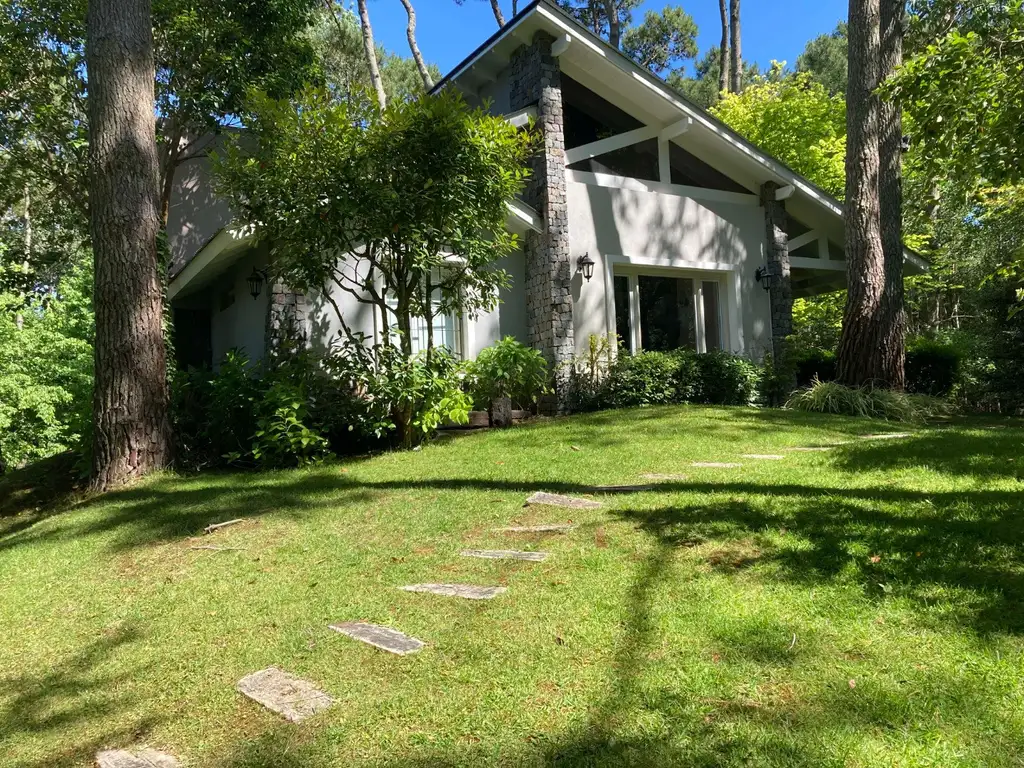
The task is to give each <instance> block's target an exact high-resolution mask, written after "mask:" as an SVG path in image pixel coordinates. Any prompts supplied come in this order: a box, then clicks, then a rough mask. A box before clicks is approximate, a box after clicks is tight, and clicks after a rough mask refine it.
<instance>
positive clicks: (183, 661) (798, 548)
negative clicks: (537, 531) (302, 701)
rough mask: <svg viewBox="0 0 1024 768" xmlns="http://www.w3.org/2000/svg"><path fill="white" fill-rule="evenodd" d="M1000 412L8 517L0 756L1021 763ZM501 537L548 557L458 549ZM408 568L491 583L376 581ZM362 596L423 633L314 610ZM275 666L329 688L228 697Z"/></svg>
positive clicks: (823, 423)
mask: <svg viewBox="0 0 1024 768" xmlns="http://www.w3.org/2000/svg"><path fill="white" fill-rule="evenodd" d="M1003 427H1004V428H995V429H990V428H984V427H983V426H982V425H980V424H972V423H962V424H957V425H952V426H947V427H944V428H921V429H917V430H915V433H914V435H913V436H912V437H910V438H907V439H901V440H872V441H855V442H852V443H850V444H848V445H844V446H842V447H840V448H837V449H835V450H834V451H831V452H828V453H796V452H788V451H787V450H786V449H787V448H788V447H793V446H809V445H821V444H829V443H833V442H839V441H842V440H850V439H851V436H853V435H860V434H865V433H869V432H880V431H885V430H887V429H888V430H892V429H893V428H892V427H888V426H886V425H884V424H879V423H872V422H868V421H858V420H854V419H843V418H840V417H825V416H820V415H814V414H803V413H789V412H783V411H756V410H750V409H712V408H696V407H679V408H658V409H646V410H631V411H619V412H609V413H602V414H597V415H593V416H587V417H577V418H571V419H562V420H555V421H546V422H540V423H535V424H532V425H530V426H524V427H519V428H515V429H512V430H509V431H505V432H488V433H475V434H467V435H463V436H459V437H456V438H448V439H445V440H441V441H438V442H435V443H433V444H431V445H428V446H426V447H424V448H423V450H421V451H417V452H413V453H395V454H388V455H382V456H377V457H375V458H371V459H360V460H354V461H347V462H341V463H336V464H328V465H324V466H320V467H315V468H312V469H309V470H304V471H295V472H280V473H267V474H259V475H257V474H208V475H203V476H199V477H191V478H178V477H161V478H155V479H153V480H150V481H148V482H146V483H144V484H142V485H139V486H137V487H134V488H131V489H129V490H125V491H122V492H118V493H112V494H109V495H107V496H104V497H101V498H98V499H94V500H92V501H88V502H84V503H80V504H78V505H74V506H70V507H64V508H59V509H56V510H50V511H45V510H44V511H37V512H28V513H23V514H20V515H8V516H6V517H0V585H2V595H0V627H2V628H3V633H2V638H3V639H2V642H0V764H2V765H4V766H22V767H27V766H64V765H88V764H89V761H90V759H91V758H92V756H93V754H94V753H95V751H96V749H97V748H100V747H104V746H107V747H120V746H128V745H131V744H142V743H147V744H150V745H152V746H155V747H158V748H163V749H167V750H168V751H171V752H174V753H176V754H178V755H179V756H181V757H182V758H183V759H184V760H186V761H187V763H186V764H187V765H188V766H203V767H204V768H205V767H213V768H227V767H228V766H234V767H240V766H251V767H256V766H259V767H262V768H270V767H271V766H273V767H274V768H291V767H292V766H295V767H298V766H303V767H304V768H305V767H312V768H320V767H326V766H336V765H346V766H369V765H387V766H402V767H405V768H413V767H418V766H434V765H466V766H478V765H509V766H512V765H515V766H519V765H549V764H550V765H644V766H654V765H657V766H664V765H686V766H728V765H758V766H762V765H778V766H786V767H787V768H790V767H792V766H816V767H820V766H839V765H842V766H879V765H906V766H909V765H915V766H916V765H922V766H923V765H941V766H950V765H979V766H980V765H985V766H1011V765H1016V766H1019V765H1020V759H1021V758H1020V756H1021V755H1022V754H1024V684H1022V682H1021V681H1022V678H1024V674H1022V673H1024V656H1022V651H1024V516H1022V512H1021V503H1022V501H1024V484H1022V482H1021V476H1022V475H1024V463H1022V461H1021V458H1020V456H1021V453H1020V449H1021V445H1022V438H1024V429H1021V428H1020V426H1019V424H1010V425H1003ZM573 446H575V447H576V448H578V449H579V450H573ZM745 453H758V454H768V453H785V454H786V456H787V458H786V460H785V461H758V460H750V459H741V458H739V455H740V454H745ZM692 461H740V462H743V467H742V468H741V469H695V468H691V467H690V463H691V462H692ZM644 472H658V473H678V472H684V473H686V474H687V475H688V476H689V477H688V479H687V480H685V481H679V482H670V483H665V484H664V487H663V488H659V489H658V491H657V492H646V493H635V494H619V495H601V496H595V497H597V498H601V499H602V500H603V501H604V502H605V505H604V508H602V509H600V510H595V511H586V512H568V513H567V512H565V511H560V510H554V509H552V510H549V511H544V510H541V509H537V508H530V509H524V508H523V507H522V504H523V501H524V499H525V497H526V495H527V494H528V493H530V492H532V491H534V490H547V491H555V492H559V491H560V492H567V493H574V494H580V493H586V492H587V486H592V485H596V484H626V483H636V482H642V481H640V480H639V479H638V475H639V474H640V473H644ZM0 493H2V488H0ZM234 517H244V518H245V519H246V522H244V523H243V524H240V525H236V526H233V527H229V528H225V529H223V530H221V531H219V532H217V533H215V534H213V535H211V536H205V537H204V536H202V534H201V530H202V528H203V527H204V526H205V525H207V524H208V523H210V522H214V521H220V520H227V519H230V518H234ZM570 519H571V520H572V521H573V522H574V523H577V524H578V527H577V528H576V529H575V530H574V531H573V532H572V533H570V534H569V535H566V536H558V535H554V536H546V537H539V536H538V537H533V538H522V537H520V538H512V537H509V536H506V535H504V534H498V533H494V532H492V530H491V529H493V528H495V527H498V526H503V525H508V524H511V523H513V522H516V521H521V522H524V523H528V522H556V521H565V520H570ZM190 537H201V538H198V539H194V538H190ZM197 544H204V545H205V544H212V545H218V546H224V547H239V548H242V549H240V550H239V551H230V550H225V551H216V552H215V551H208V550H194V549H191V547H192V546H196V545H197ZM516 546H520V547H525V548H533V549H543V550H545V551H549V552H551V553H552V557H550V558H549V559H548V561H547V562H544V563H540V564H537V563H522V564H513V563H503V562H492V561H485V560H472V559H465V558H460V557H458V553H459V551H460V550H462V549H464V548H510V547H516ZM424 581H448V582H470V583H477V584H504V585H506V586H507V587H508V588H509V589H508V592H507V593H506V594H504V595H501V596H500V597H498V598H497V599H495V600H492V601H480V602H475V601H460V600H456V599H451V598H443V597H435V596H431V595H423V594H411V593H406V592H402V591H399V590H398V589H396V587H398V586H400V585H402V584H408V583H413V582H424ZM354 619H363V620H368V621H374V622H378V623H383V624H388V625H391V626H394V627H397V628H399V629H401V630H403V631H405V632H407V633H409V634H411V635H414V636H416V637H419V638H421V639H423V640H425V641H426V642H427V643H429V646H428V647H427V648H426V649H424V650H423V651H422V652H421V653H420V654H418V655H414V656H409V657H404V658H400V657H395V656H391V655H390V654H386V653H383V652H381V651H377V650H375V649H373V648H370V647H368V646H364V645H362V644H360V643H356V642H354V641H352V640H350V639H348V638H345V637H342V636H341V635H338V634H336V633H333V632H331V631H330V630H328V628H327V625H328V624H329V623H331V622H335V621H344V620H354ZM271 664H276V665H278V666H280V667H282V668H284V669H286V670H288V671H290V672H293V673H295V674H298V675H300V676H303V677H307V678H309V679H311V680H314V681H316V682H317V683H319V684H320V685H321V686H322V687H323V688H324V689H325V690H327V691H328V692H329V693H331V694H332V695H333V696H334V697H336V699H337V704H336V706H335V707H334V708H332V709H330V710H328V711H327V712H325V713H323V714H321V715H318V716H316V717H314V718H312V719H310V720H307V721H306V722H304V723H302V724H300V725H292V724H288V723H285V722H283V721H280V720H279V719H278V718H277V717H275V716H274V715H272V714H271V713H269V712H266V711H264V710H262V709H261V708H259V707H258V706H257V705H255V704H253V703H252V702H250V701H248V700H246V699H244V698H243V697H242V696H240V695H239V694H237V693H235V691H234V685H235V683H236V681H237V680H238V679H239V678H241V677H242V676H243V675H245V674H247V673H249V672H252V671H254V670H257V669H260V668H262V667H266V666H268V665H271Z"/></svg>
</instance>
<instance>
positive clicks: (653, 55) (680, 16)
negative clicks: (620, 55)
mask: <svg viewBox="0 0 1024 768" xmlns="http://www.w3.org/2000/svg"><path fill="white" fill-rule="evenodd" d="M622 50H623V52H624V53H625V54H626V55H628V56H629V57H630V58H632V59H633V60H634V61H635V62H636V63H637V64H639V65H640V66H642V67H645V68H646V69H649V70H650V71H651V72H653V73H654V74H656V75H660V74H662V73H663V72H665V71H666V70H671V69H675V68H676V67H678V66H679V65H680V64H682V62H683V61H685V60H686V59H692V58H693V57H694V56H696V55H697V24H696V23H695V22H694V20H693V17H692V16H690V14H688V13H687V12H686V11H684V10H683V9H682V8H680V7H679V6H678V5H667V6H665V7H664V8H662V9H661V11H660V12H658V13H656V12H654V11H647V13H646V14H644V20H643V22H642V23H641V24H639V25H638V26H635V27H630V28H629V29H627V30H626V33H625V34H624V35H623V37H622Z"/></svg>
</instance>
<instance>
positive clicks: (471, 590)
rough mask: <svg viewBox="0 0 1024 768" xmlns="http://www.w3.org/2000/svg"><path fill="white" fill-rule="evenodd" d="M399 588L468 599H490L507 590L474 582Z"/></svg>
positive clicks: (414, 585)
mask: <svg viewBox="0 0 1024 768" xmlns="http://www.w3.org/2000/svg"><path fill="white" fill-rule="evenodd" d="M399 589H404V590H405V591H406V592H429V593H430V594H432V595H444V596H445V597H464V598H466V599H467V600H490V599H491V598H494V597H497V596H498V595H500V594H501V593H502V592H504V591H505V587H477V586H474V585H472V584H409V585H408V586H405V587H399Z"/></svg>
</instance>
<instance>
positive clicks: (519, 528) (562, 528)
mask: <svg viewBox="0 0 1024 768" xmlns="http://www.w3.org/2000/svg"><path fill="white" fill-rule="evenodd" d="M573 528H575V526H574V525H573V524H572V523H545V524H543V525H512V526H509V527H508V528H495V529H494V530H495V531H497V532H498V533H568V532H569V531H571V530H572V529H573Z"/></svg>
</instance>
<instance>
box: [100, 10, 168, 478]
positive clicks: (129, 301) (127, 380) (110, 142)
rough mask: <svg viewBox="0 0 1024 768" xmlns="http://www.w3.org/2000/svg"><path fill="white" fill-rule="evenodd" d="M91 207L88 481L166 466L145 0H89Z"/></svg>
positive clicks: (148, 16)
mask: <svg viewBox="0 0 1024 768" xmlns="http://www.w3.org/2000/svg"><path fill="white" fill-rule="evenodd" d="M86 67H87V70H88V77H89V207H90V225H91V234H92V245H93V259H94V268H95V289H94V304H95V311H96V343H95V352H94V354H95V364H96V371H95V389H94V395H93V464H92V468H93V477H92V487H93V488H94V489H97V490H105V489H108V488H112V487H115V486H118V485H123V484H124V483H126V482H128V481H130V480H132V479H134V478H137V477H140V476H142V475H144V474H146V473H148V472H151V471H153V470H157V469H160V468H162V467H164V466H166V465H167V464H168V462H169V461H170V456H171V430H170V421H169V418H168V396H167V376H166V373H167V371H166V353H165V349H164V335H163V288H162V285H161V279H160V273H159V270H158V265H157V244H156V238H157V232H158V231H159V229H160V215H159V199H158V191H157V150H156V121H155V112H154V103H153V84H154V78H155V73H154V64H153V23H152V13H151V5H150V0H90V3H89V9H88V13H87V17H86Z"/></svg>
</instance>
